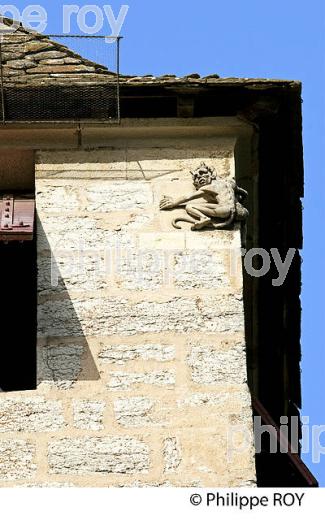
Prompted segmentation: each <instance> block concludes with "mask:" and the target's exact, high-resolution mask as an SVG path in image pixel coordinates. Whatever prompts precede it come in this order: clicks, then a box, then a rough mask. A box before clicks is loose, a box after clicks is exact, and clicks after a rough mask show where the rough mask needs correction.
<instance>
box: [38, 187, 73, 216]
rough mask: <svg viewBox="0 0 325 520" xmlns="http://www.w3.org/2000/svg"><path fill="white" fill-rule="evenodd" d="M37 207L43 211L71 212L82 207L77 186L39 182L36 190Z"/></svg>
mask: <svg viewBox="0 0 325 520" xmlns="http://www.w3.org/2000/svg"><path fill="white" fill-rule="evenodd" d="M36 201H37V207H39V208H40V209H41V210H42V211H43V212H51V211H52V212H54V213H71V211H72V210H77V209H80V210H81V209H82V206H81V204H80V201H79V198H78V189H77V187H75V186H71V185H70V186H69V185H64V186H56V185H55V184H52V185H51V184H50V183H46V184H45V183H41V181H39V182H38V186H37V192H36Z"/></svg>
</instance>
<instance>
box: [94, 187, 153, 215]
mask: <svg viewBox="0 0 325 520" xmlns="http://www.w3.org/2000/svg"><path fill="white" fill-rule="evenodd" d="M86 197H87V200H88V204H87V208H86V209H87V211H90V212H93V211H94V212H107V211H120V210H134V209H139V208H146V207H147V206H149V205H151V204H152V203H153V198H152V191H151V188H150V185H149V184H148V183H145V182H141V181H139V182H137V183H133V182H122V181H121V182H109V183H103V182H97V183H96V184H95V183H90V184H89V185H87V188H86Z"/></svg>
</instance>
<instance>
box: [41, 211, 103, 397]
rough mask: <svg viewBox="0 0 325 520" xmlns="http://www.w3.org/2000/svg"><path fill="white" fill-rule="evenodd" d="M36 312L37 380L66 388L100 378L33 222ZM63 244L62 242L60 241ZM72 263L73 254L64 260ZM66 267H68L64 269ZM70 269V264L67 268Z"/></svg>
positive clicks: (57, 271)
mask: <svg viewBox="0 0 325 520" xmlns="http://www.w3.org/2000/svg"><path fill="white" fill-rule="evenodd" d="M37 243H38V245H37V247H38V259H37V262H38V312H37V335H38V349H37V358H38V359H37V367H38V368H37V381H38V384H41V383H47V384H50V385H51V384H53V383H54V385H55V386H57V387H59V388H69V387H71V386H73V385H74V383H75V382H76V381H77V380H78V381H95V380H98V379H99V378H100V376H99V372H98V370H97V367H96V363H95V361H94V357H93V353H92V352H91V349H90V347H89V343H88V341H87V338H86V337H85V335H84V331H83V329H82V326H81V324H80V321H79V318H78V315H77V313H76V310H75V307H74V305H73V302H72V300H71V298H70V296H69V294H70V292H71V290H73V289H71V287H69V289H68V288H67V286H66V284H65V282H64V278H65V276H64V275H63V274H62V272H61V270H60V264H59V263H58V262H57V260H56V257H55V254H53V253H52V252H51V247H50V244H49V242H48V239H47V237H46V234H45V232H44V229H43V226H42V224H41V222H40V220H39V219H38V221H37ZM62 245H64V239H63V241H62ZM69 262H72V264H73V255H71V254H70V255H68V256H67V258H66V264H65V268H67V264H68V263H69ZM68 267H69V266H68ZM71 269H72V270H73V265H71Z"/></svg>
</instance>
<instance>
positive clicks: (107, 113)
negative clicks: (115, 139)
mask: <svg viewBox="0 0 325 520" xmlns="http://www.w3.org/2000/svg"><path fill="white" fill-rule="evenodd" d="M121 38H122V37H120V36H118V37H112V36H98V35H96V36H88V35H87V36H85V35H57V34H56V35H55V34H54V35H46V36H45V35H36V36H35V35H34V34H29V33H28V32H20V31H16V32H15V33H13V34H10V35H7V36H6V37H3V38H2V41H0V91H1V94H0V103H1V107H0V114H1V119H2V123H3V124H8V123H26V122H28V123H48V122H51V123H80V122H88V121H89V122H112V123H116V122H119V120H120V102H119V97H120V93H119V76H120V70H119V69H120V41H121Z"/></svg>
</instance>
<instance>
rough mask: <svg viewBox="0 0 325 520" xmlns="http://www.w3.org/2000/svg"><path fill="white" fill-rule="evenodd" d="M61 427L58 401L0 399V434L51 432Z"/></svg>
mask: <svg viewBox="0 0 325 520" xmlns="http://www.w3.org/2000/svg"><path fill="white" fill-rule="evenodd" d="M63 426H64V419H63V408H62V403H61V402H60V401H54V400H45V399H44V398H42V397H34V398H6V399H0V432H10V431H25V432H38V431H39V432H41V431H44V432H51V431H56V430H59V429H61V428H62V427H63Z"/></svg>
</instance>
